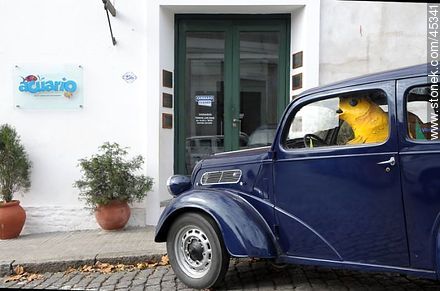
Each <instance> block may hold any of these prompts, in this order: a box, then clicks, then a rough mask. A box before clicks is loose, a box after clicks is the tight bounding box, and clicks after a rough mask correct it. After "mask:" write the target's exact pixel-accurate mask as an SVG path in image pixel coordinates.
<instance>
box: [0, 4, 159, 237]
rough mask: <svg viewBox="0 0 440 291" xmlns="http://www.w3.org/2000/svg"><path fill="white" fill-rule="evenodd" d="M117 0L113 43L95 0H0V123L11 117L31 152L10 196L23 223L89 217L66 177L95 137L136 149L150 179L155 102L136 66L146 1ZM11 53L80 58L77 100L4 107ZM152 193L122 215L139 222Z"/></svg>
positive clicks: (38, 58)
mask: <svg viewBox="0 0 440 291" xmlns="http://www.w3.org/2000/svg"><path fill="white" fill-rule="evenodd" d="M117 4H118V5H117V7H118V17H117V18H113V19H112V24H113V29H114V33H115V36H116V39H117V41H118V45H117V46H115V47H114V46H113V45H112V44H111V40H110V34H109V28H108V24H107V19H106V16H105V12H104V9H103V5H102V2H100V1H86V0H66V1H50V0H42V1H38V2H33V1H24V0H17V1H7V0H1V1H0V34H1V36H2V37H1V40H0V88H1V93H0V123H10V124H12V125H14V126H15V127H16V129H17V131H18V133H19V134H20V135H21V137H22V140H23V143H24V145H25V147H26V149H27V151H28V153H29V155H30V159H31V160H32V162H33V169H32V177H31V178H32V188H31V190H30V192H29V193H26V194H25V195H23V196H20V195H17V196H16V198H17V199H20V200H21V201H22V205H23V206H24V207H25V209H26V210H27V214H28V219H27V222H26V225H25V230H24V231H25V232H41V231H55V230H72V229H83V228H95V227H97V224H96V223H95V221H94V217H93V216H90V212H89V211H88V210H86V209H84V205H83V203H82V202H80V201H78V191H77V190H76V189H74V188H73V187H72V184H73V182H74V181H75V179H77V178H79V176H80V172H79V169H78V168H77V160H78V159H79V158H82V157H85V156H90V155H91V154H93V153H95V152H96V150H97V147H98V146H99V145H101V144H102V143H103V142H105V141H111V142H112V141H114V142H118V143H120V144H121V145H124V146H129V147H130V152H131V153H132V154H133V155H134V154H142V155H143V156H144V157H145V158H146V164H145V170H144V172H145V174H147V175H150V176H152V177H153V178H154V179H155V181H156V182H157V180H158V174H157V170H156V169H157V156H158V154H157V150H158V144H157V145H156V144H155V143H154V141H157V138H151V137H153V136H154V137H157V136H158V133H157V128H158V124H155V121H156V120H157V119H156V118H154V115H158V114H157V106H158V105H157V104H154V105H153V106H152V105H151V100H152V99H157V98H156V96H157V95H156V96H155V95H151V94H149V91H148V87H151V86H152V85H151V84H149V76H148V70H146V69H145V68H146V67H147V66H146V63H145V62H146V55H147V54H148V51H147V50H148V46H147V38H146V35H147V31H146V27H147V26H146V21H145V19H146V4H145V3H144V1H129V2H127V1H120V2H118V3H117ZM17 63H20V64H23V63H24V64H26V63H43V64H45V63H61V64H62V63H74V64H78V65H81V66H82V67H83V70H84V84H83V85H84V96H85V102H84V109H82V110H77V111H62V110H46V111H45V110H39V111H31V110H21V109H17V108H14V107H13V93H12V92H13V90H14V89H15V88H12V70H13V68H14V65H15V64H17ZM127 71H132V72H134V73H135V74H136V75H137V76H138V79H137V81H135V82H134V83H132V84H127V83H126V82H125V81H124V80H123V79H122V78H121V76H122V75H123V74H124V73H125V72H127ZM154 75H156V74H154ZM155 87H157V84H155ZM156 123H158V122H156ZM155 188H156V189H157V184H156V185H155ZM156 189H155V191H157V190H156ZM150 196H152V197H154V196H155V193H154V192H153V193H152V194H151V195H150ZM152 197H149V198H148V199H147V201H146V202H145V203H141V204H139V205H134V210H133V214H134V215H133V216H132V219H131V221H130V224H131V225H133V224H134V225H145V223H146V214H145V212H146V211H145V205H147V204H148V205H151V206H153V203H151V202H150V201H149V200H150V199H151V198H152ZM157 204H158V203H157Z"/></svg>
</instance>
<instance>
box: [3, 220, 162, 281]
mask: <svg viewBox="0 0 440 291" xmlns="http://www.w3.org/2000/svg"><path fill="white" fill-rule="evenodd" d="M165 253H166V247H165V244H164V243H160V244H158V243H155V242H154V227H143V228H128V229H124V230H122V231H104V230H84V231H74V232H54V233H42V234H29V235H22V236H20V237H18V238H17V239H11V240H0V276H4V275H5V274H6V273H8V272H9V271H10V270H11V268H13V267H14V266H16V265H22V266H24V267H25V269H26V270H28V271H32V272H41V271H44V272H56V271H63V270H65V269H67V268H68V267H79V266H81V265H83V264H94V263H95V262H96V261H101V262H109V263H126V264H129V263H134V262H140V261H149V260H158V259H160V257H161V256H162V255H163V254H165Z"/></svg>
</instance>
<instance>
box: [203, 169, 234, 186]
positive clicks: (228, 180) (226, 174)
mask: <svg viewBox="0 0 440 291" xmlns="http://www.w3.org/2000/svg"><path fill="white" fill-rule="evenodd" d="M240 178H241V170H227V171H216V172H206V173H204V174H203V175H202V178H201V179H200V182H201V183H202V185H215V184H235V183H238V181H240Z"/></svg>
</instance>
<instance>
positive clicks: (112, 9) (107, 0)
mask: <svg viewBox="0 0 440 291" xmlns="http://www.w3.org/2000/svg"><path fill="white" fill-rule="evenodd" d="M102 3H104V10H105V13H106V14H107V21H108V27H109V28H110V36H111V37H112V43H113V45H116V39H115V37H114V36H113V30H112V24H111V23H110V16H109V15H108V13H109V12H110V14H111V15H112V16H113V17H116V9H115V7H114V6H113V4H112V3H111V2H110V0H102Z"/></svg>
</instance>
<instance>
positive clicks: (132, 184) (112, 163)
mask: <svg viewBox="0 0 440 291" xmlns="http://www.w3.org/2000/svg"><path fill="white" fill-rule="evenodd" d="M99 152H100V153H99V154H96V155H93V156H92V157H91V158H88V159H87V158H85V159H80V160H79V166H80V167H81V172H82V175H83V176H82V178H81V179H80V180H78V181H76V182H75V183H74V186H75V187H76V188H78V189H79V190H80V194H79V195H80V197H79V198H80V199H81V200H84V201H85V202H86V204H87V205H88V206H90V207H92V208H93V209H95V208H96V207H97V206H98V205H107V204H109V203H110V202H112V201H114V200H118V201H124V202H128V203H132V202H133V201H138V202H140V201H141V200H142V199H143V198H144V197H145V196H146V195H147V192H149V191H150V190H151V188H152V186H153V179H152V178H150V177H147V176H145V175H141V174H136V171H138V170H139V169H140V168H141V166H142V164H143V163H144V160H143V158H142V156H140V155H139V156H136V157H134V158H133V159H130V160H128V159H127V158H126V157H127V155H128V152H127V150H126V148H121V147H120V146H119V144H117V143H108V142H106V143H104V144H103V145H102V146H100V147H99Z"/></svg>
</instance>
